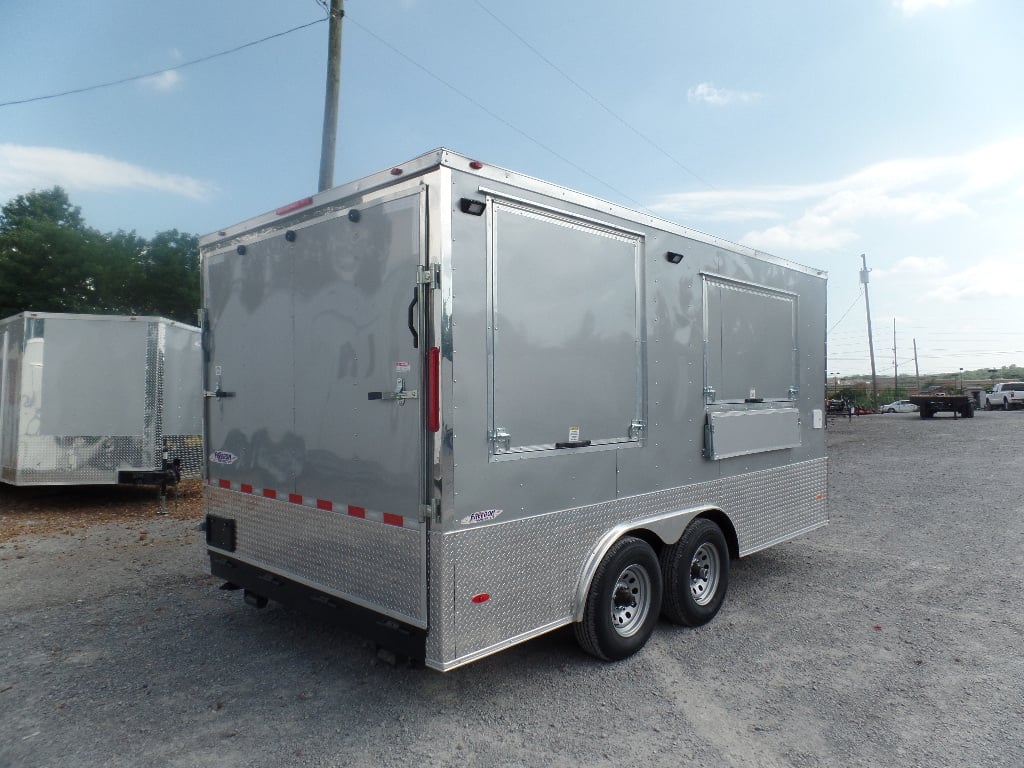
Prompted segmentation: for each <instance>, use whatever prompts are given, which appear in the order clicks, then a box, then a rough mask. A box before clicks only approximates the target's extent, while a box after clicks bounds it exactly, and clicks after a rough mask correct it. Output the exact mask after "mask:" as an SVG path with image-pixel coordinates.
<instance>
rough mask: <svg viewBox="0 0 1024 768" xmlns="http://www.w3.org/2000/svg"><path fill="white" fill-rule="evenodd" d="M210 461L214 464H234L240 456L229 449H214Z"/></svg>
mask: <svg viewBox="0 0 1024 768" xmlns="http://www.w3.org/2000/svg"><path fill="white" fill-rule="evenodd" d="M210 461H212V462H213V463H214V464H234V463H235V462H236V461H238V457H237V456H235V454H233V453H231V452H229V451H214V452H213V453H211V454H210Z"/></svg>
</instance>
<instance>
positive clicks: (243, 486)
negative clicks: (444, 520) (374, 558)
mask: <svg viewBox="0 0 1024 768" xmlns="http://www.w3.org/2000/svg"><path fill="white" fill-rule="evenodd" d="M210 485H211V486H216V487H218V488H225V489H227V490H229V491H237V492H239V493H244V494H247V495H249V496H262V497H263V498H265V499H273V500H274V501H284V497H283V495H281V496H279V495H278V491H277V489H276V488H256V487H254V486H253V485H252V484H251V483H233V482H231V481H230V480H225V479H223V478H219V479H217V480H214V479H213V478H210ZM288 503H290V504H295V505H298V506H302V507H313V508H315V509H319V510H322V511H324V512H334V511H335V510H337V511H338V512H344V513H345V514H346V515H348V516H349V517H358V518H359V519H360V520H369V521H371V522H376V523H384V524H385V525H393V526H395V527H397V528H412V529H416V528H419V527H420V522H419V520H417V519H416V518H412V517H404V516H403V515H396V514H394V513H393V512H377V511H374V510H368V509H366V508H365V507H360V506H356V505H355V504H339V503H337V502H334V501H331V500H330V499H316V498H313V497H311V496H303V495H302V494H300V493H289V494H288ZM500 514H501V510H500V509H491V510H487V511H486V512H475V513H474V514H473V515H470V517H473V518H478V519H475V520H473V521H472V522H481V521H482V520H491V519H493V518H495V517H497V516H498V515H500ZM487 515H490V516H489V517H488V516H487ZM469 521H470V519H469V517H467V518H465V520H464V521H463V522H464V523H468V522H469Z"/></svg>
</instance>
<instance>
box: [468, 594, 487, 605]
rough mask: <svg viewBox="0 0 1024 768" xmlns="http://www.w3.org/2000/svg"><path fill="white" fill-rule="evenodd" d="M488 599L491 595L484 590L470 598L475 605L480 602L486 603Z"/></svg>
mask: <svg viewBox="0 0 1024 768" xmlns="http://www.w3.org/2000/svg"><path fill="white" fill-rule="evenodd" d="M490 599H491V596H490V595H488V594H487V593H486V592H481V593H480V594H479V595H473V597H471V598H470V600H472V601H473V602H474V603H476V604H477V605H479V604H480V603H486V602H487V601H488V600H490Z"/></svg>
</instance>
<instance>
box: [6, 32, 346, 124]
mask: <svg viewBox="0 0 1024 768" xmlns="http://www.w3.org/2000/svg"><path fill="white" fill-rule="evenodd" d="M325 21H327V19H317V20H316V21H311V22H309V23H308V24H300V25H299V26H297V27H292V28H291V29H286V30H285V31H284V32H276V33H274V34H273V35H268V36H267V37H262V38H260V39H259V40H253V41H252V42H249V43H243V44H242V45H239V46H236V47H234V48H230V49H228V50H226V51H220V52H218V53H211V54H210V55H209V56H202V57H201V58H198V59H192V60H191V61H186V62H184V63H182V64H178V65H177V66H174V67H166V68H164V69H158V70H156V71H154V72H147V73H146V74H144V75H132V76H131V77H122V78H121V79H120V80H111V81H110V82H108V83H97V84H95V85H87V86H85V87H84V88H74V89H72V90H70V91H61V92H60V93H51V94H48V95H46V96H32V97H31V98H28V99H16V100H14V101H3V102H0V107H10V106H14V105H15V104H30V103H32V102H34V101H46V100H47V99H57V98H60V97H61V96H71V95H74V94H76V93H87V92H89V91H96V90H99V89H100V88H110V87H112V86H115V85H123V84H124V83H131V82H133V81H135V80H145V79H146V78H147V77H156V76H157V75H162V74H163V73H165V72H174V71H176V70H179V69H184V68H185V67H191V66H193V65H194V64H202V63H203V62H206V61H210V60H212V59H217V58H220V57H221V56H227V55H229V54H232V53H238V52H239V51H242V50H245V49H246V48H252V47H253V46H254V45H260V44H261V43H265V42H267V41H269V40H273V39H275V38H278V37H284V36H285V35H290V34H291V33H292V32H298V31H299V30H300V29H306V28H307V27H312V26H313V25H314V24H322V23H323V22H325Z"/></svg>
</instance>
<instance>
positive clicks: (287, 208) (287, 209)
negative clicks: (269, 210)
mask: <svg viewBox="0 0 1024 768" xmlns="http://www.w3.org/2000/svg"><path fill="white" fill-rule="evenodd" d="M312 204H313V198H312V197H304V198H302V199H301V200H296V201H295V202H294V203H288V205H282V206H281V207H280V208H278V209H277V210H276V211H274V213H276V214H277V215H278V216H284V215H285V214H287V213H292V212H294V211H297V210H299V209H300V208H305V207H306V206H307V205H312Z"/></svg>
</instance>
